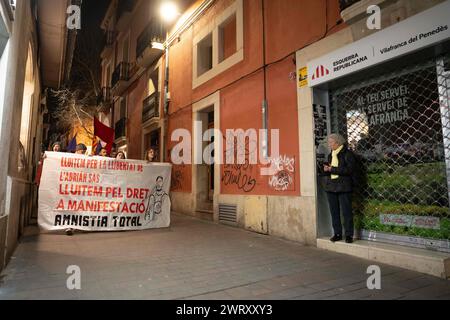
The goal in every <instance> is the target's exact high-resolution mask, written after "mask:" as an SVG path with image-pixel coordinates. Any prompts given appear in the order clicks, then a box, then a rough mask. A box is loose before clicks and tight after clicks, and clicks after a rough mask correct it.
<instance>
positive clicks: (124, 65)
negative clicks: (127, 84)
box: [111, 62, 130, 88]
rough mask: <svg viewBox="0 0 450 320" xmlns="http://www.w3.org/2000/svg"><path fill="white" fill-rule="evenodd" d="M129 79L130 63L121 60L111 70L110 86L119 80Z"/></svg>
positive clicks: (113, 85)
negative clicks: (112, 70)
mask: <svg viewBox="0 0 450 320" xmlns="http://www.w3.org/2000/svg"><path fill="white" fill-rule="evenodd" d="M128 80H130V64H129V63H128V62H121V63H119V65H118V66H117V67H116V69H115V70H114V72H113V75H112V79H111V87H112V88H114V87H115V86H116V85H117V84H118V83H119V82H120V81H128Z"/></svg>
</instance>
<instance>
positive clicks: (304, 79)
mask: <svg viewBox="0 0 450 320" xmlns="http://www.w3.org/2000/svg"><path fill="white" fill-rule="evenodd" d="M307 85H308V68H307V67H304V68H301V69H300V70H298V86H299V88H303V87H305V86H307Z"/></svg>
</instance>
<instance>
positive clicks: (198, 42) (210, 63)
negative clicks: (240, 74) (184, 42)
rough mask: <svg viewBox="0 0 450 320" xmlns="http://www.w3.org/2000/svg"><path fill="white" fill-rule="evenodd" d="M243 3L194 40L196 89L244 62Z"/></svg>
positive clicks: (218, 18) (228, 10) (211, 24)
mask: <svg viewBox="0 0 450 320" xmlns="http://www.w3.org/2000/svg"><path fill="white" fill-rule="evenodd" d="M243 17H244V13H243V0H236V1H235V2H234V3H233V4H232V5H231V6H229V7H228V8H227V9H225V10H224V11H223V12H222V13H221V14H219V15H218V16H217V17H216V18H215V19H214V20H213V21H211V22H210V23H209V24H208V25H206V26H204V27H203V29H201V30H199V32H198V34H197V35H196V36H195V37H194V40H193V48H194V59H193V64H194V65H193V70H194V71H195V72H193V88H196V87H198V86H200V85H202V84H203V83H205V82H207V81H209V80H211V79H212V78H214V77H216V76H217V75H219V74H220V73H222V72H224V71H226V70H228V69H229V68H231V67H232V66H234V65H235V64H237V63H239V62H241V61H242V60H244V40H243V39H244V27H243V20H244V18H243Z"/></svg>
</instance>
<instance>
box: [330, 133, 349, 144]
mask: <svg viewBox="0 0 450 320" xmlns="http://www.w3.org/2000/svg"><path fill="white" fill-rule="evenodd" d="M328 139H331V140H334V141H335V142H336V143H337V144H338V145H340V146H342V145H344V144H345V143H346V142H347V140H346V139H345V138H344V137H343V136H342V135H340V134H338V133H333V134H330V135H329V136H328Z"/></svg>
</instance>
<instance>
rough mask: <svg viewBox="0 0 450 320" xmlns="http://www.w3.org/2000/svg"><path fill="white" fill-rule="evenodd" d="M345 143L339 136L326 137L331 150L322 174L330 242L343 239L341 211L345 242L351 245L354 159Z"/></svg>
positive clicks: (352, 232)
mask: <svg viewBox="0 0 450 320" xmlns="http://www.w3.org/2000/svg"><path fill="white" fill-rule="evenodd" d="M345 143H346V140H345V139H344V137H342V136H341V135H339V134H332V135H330V136H329V137H328V146H329V147H330V149H331V154H330V155H329V157H328V163H326V164H324V172H325V174H326V175H327V177H326V183H325V191H326V193H327V198H328V204H329V207H330V212H331V218H332V221H333V230H334V236H333V237H332V238H331V239H330V241H331V242H336V241H341V240H342V239H343V233H342V223H341V211H342V214H343V216H344V227H345V242H347V243H352V242H353V235H354V226H353V210H352V192H353V181H354V180H353V175H354V169H355V164H356V158H355V155H354V154H353V152H352V151H350V150H349V149H348V148H347V146H346V145H345Z"/></svg>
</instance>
